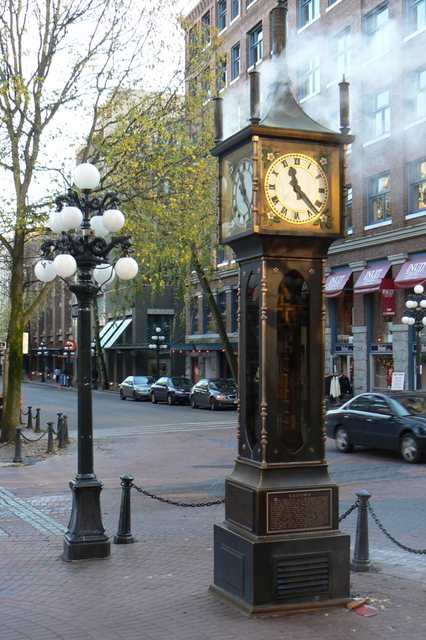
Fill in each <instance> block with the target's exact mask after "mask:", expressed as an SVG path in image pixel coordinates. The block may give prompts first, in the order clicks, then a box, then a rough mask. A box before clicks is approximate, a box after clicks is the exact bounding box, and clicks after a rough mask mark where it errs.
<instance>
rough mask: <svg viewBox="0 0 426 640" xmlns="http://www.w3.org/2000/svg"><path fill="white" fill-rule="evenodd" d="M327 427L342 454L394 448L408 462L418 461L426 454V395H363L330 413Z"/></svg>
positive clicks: (413, 393)
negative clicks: (357, 448) (361, 449)
mask: <svg viewBox="0 0 426 640" xmlns="http://www.w3.org/2000/svg"><path fill="white" fill-rule="evenodd" d="M325 428H326V433H327V436H328V437H329V438H334V440H335V443H336V448H337V449H338V450H339V451H341V452H342V453H349V452H350V451H352V450H353V447H354V445H363V446H366V447H376V448H379V449H390V450H393V451H396V452H398V453H399V454H400V455H401V456H402V458H403V460H405V462H418V461H419V460H420V459H421V458H422V456H423V455H424V454H425V453H426V393H422V392H421V391H419V392H417V391H400V392H389V393H361V394H360V395H358V396H355V398H352V400H349V401H348V402H346V403H345V404H343V405H342V406H341V407H339V408H338V409H333V410H331V411H327V413H326V418H325Z"/></svg>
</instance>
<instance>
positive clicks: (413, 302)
mask: <svg viewBox="0 0 426 640" xmlns="http://www.w3.org/2000/svg"><path fill="white" fill-rule="evenodd" d="M405 306H406V307H407V311H406V312H405V314H404V316H403V317H402V318H401V322H402V323H403V324H407V325H408V326H410V327H414V330H415V332H416V389H421V388H422V331H423V329H424V328H425V326H426V295H424V287H423V286H422V285H421V284H417V285H416V286H415V287H414V293H410V294H409V296H408V300H407V302H406V303H405Z"/></svg>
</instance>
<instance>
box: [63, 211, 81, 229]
mask: <svg viewBox="0 0 426 640" xmlns="http://www.w3.org/2000/svg"><path fill="white" fill-rule="evenodd" d="M61 221H62V224H63V225H64V227H65V228H66V229H77V227H79V226H80V225H81V223H82V222H83V214H82V213H81V211H80V209H79V208H78V207H64V208H63V209H62V211H61Z"/></svg>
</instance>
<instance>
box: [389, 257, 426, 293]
mask: <svg viewBox="0 0 426 640" xmlns="http://www.w3.org/2000/svg"><path fill="white" fill-rule="evenodd" d="M416 284H423V285H424V284H426V256H422V257H420V258H410V260H407V261H406V262H404V264H403V265H402V268H401V271H400V272H399V273H398V275H397V276H396V278H395V287H396V288H397V289H412V288H413V287H415V286H416Z"/></svg>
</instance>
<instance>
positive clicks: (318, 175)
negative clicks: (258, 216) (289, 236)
mask: <svg viewBox="0 0 426 640" xmlns="http://www.w3.org/2000/svg"><path fill="white" fill-rule="evenodd" d="M280 164H281V165H283V166H282V169H281V171H280V172H279V173H277V172H276V171H275V169H276V167H278V166H279V165H280ZM291 167H297V168H298V169H301V170H302V171H303V172H305V173H307V174H309V175H310V176H311V178H312V182H313V183H314V184H315V186H316V189H315V194H314V196H313V195H312V194H310V195H309V196H308V195H307V194H306V193H305V192H304V191H303V190H302V188H301V187H300V185H299V184H298V179H297V174H296V173H294V174H293V175H292V176H288V173H289V172H288V168H291ZM286 170H287V176H288V177H289V178H291V180H293V181H294V186H293V187H292V188H293V191H294V193H295V194H296V196H297V198H298V199H300V200H301V201H303V202H304V204H305V205H306V207H305V208H303V207H301V208H300V209H295V208H292V207H291V206H290V205H289V203H288V202H287V203H286V202H284V201H283V200H284V198H283V197H279V194H278V193H277V188H276V185H277V184H278V183H279V182H280V176H281V175H282V173H283V172H284V171H286ZM296 171H297V169H296V170H295V172H296ZM272 175H275V176H276V178H275V182H273V183H271V177H272ZM299 178H300V174H299ZM291 180H289V185H290V186H291V184H292V182H291ZM317 181H318V182H317ZM297 189H298V191H297ZM264 191H265V197H266V201H267V203H268V205H269V206H270V207H271V210H272V211H273V213H274V214H275V215H277V216H278V217H279V218H280V219H281V220H284V221H285V222H288V223H290V224H295V225H303V224H309V223H313V222H315V221H316V220H318V218H320V216H321V215H322V214H323V213H324V211H325V209H326V207H327V204H328V200H329V191H330V187H329V181H328V178H327V175H326V173H325V171H324V170H323V168H322V167H321V165H320V164H319V163H318V162H317V161H316V160H315V159H314V158H313V157H311V156H309V155H306V154H305V153H300V152H287V153H285V154H282V155H279V156H278V157H276V158H275V159H274V160H273V162H272V163H271V164H270V166H269V167H268V169H267V172H266V175H265V179H264ZM287 191H290V187H289V188H288V189H287ZM300 194H303V196H302V195H300ZM308 202H309V203H310V204H308ZM313 209H315V212H313V211H312V210H313ZM309 212H311V215H309ZM307 214H308V215H307ZM301 215H302V217H300V216H301Z"/></svg>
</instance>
